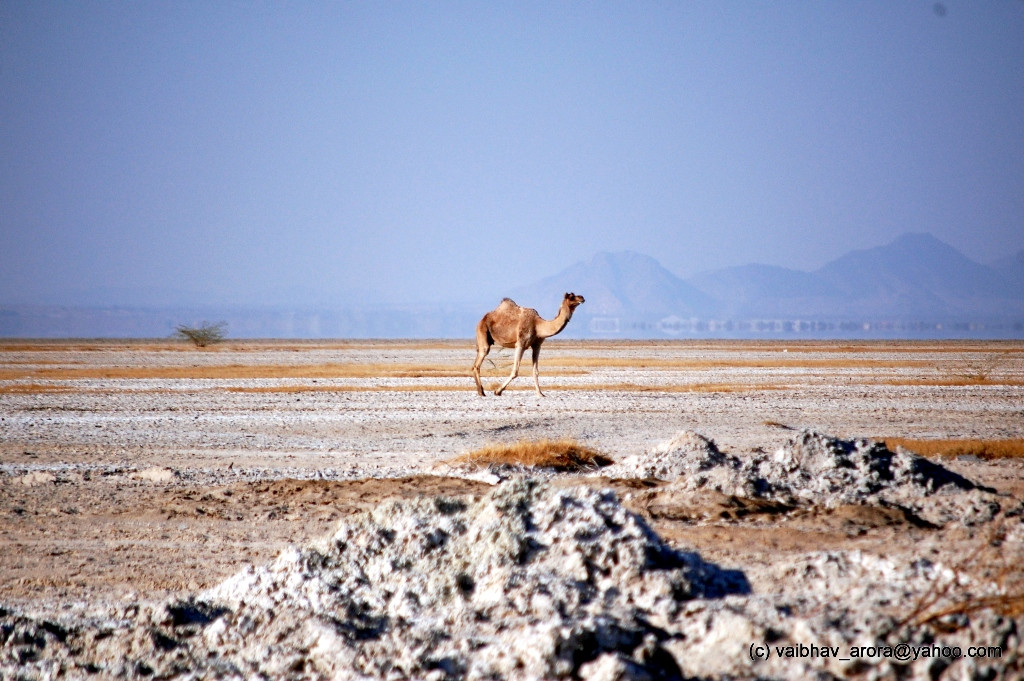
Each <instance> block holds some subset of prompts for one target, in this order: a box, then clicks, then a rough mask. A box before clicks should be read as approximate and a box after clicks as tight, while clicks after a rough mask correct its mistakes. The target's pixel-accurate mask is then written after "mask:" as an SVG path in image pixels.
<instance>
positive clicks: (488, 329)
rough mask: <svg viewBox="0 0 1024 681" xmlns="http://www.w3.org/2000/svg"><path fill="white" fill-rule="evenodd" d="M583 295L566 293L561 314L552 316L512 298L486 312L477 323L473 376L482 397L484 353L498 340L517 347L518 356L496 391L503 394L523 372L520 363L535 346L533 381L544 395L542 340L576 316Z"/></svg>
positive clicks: (538, 390) (538, 392) (508, 345)
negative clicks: (540, 369) (539, 364)
mask: <svg viewBox="0 0 1024 681" xmlns="http://www.w3.org/2000/svg"><path fill="white" fill-rule="evenodd" d="M583 302H584V301H583V296H578V295H576V294H575V293H566V294H565V298H563V299H562V306H561V307H560V308H559V309H558V315H557V316H556V317H555V318H554V319H552V320H547V319H541V316H540V315H539V314H537V311H536V310H534V309H532V308H529V307H519V306H518V305H516V304H515V302H514V301H513V300H512V299H511V298H505V299H503V300H502V301H501V304H499V305H498V307H496V308H494V309H493V310H491V311H490V312H488V313H487V314H485V315H484V317H483V319H481V320H480V323H479V324H477V325H476V361H475V362H473V378H474V379H475V380H476V391H477V392H478V393H480V395H481V397H482V396H483V394H484V387H483V385H481V383H480V366H481V365H482V364H483V363H484V357H486V356H487V353H488V352H490V351H491V345H493V344H494V343H497V344H498V345H500V346H501V347H503V348H515V353H516V354H515V360H514V361H513V363H512V374H511V375H510V376H509V377H508V378H507V379H506V380H505V382H504V383H502V384H501V387H499V388H498V389H497V390H495V391H494V394H495V395H500V394H501V393H502V392H503V391H504V390H505V388H507V387H508V384H509V383H511V382H512V379H514V378H515V377H516V376H518V375H519V364H520V363H521V362H522V361H523V353H524V352H526V348H530V349H531V350H533V384H534V386H536V388H537V395H539V396H540V397H544V393H542V392H541V391H540V378H539V376H538V373H537V359H538V358H539V357H540V344H541V343H543V342H544V339H545V338H550V337H551V336H554V335H555V334H557V333H559V332H561V330H562V329H564V328H565V325H566V324H568V323H569V320H570V319H572V313H573V311H574V310H575V309H576V308H577V307H579V306H580V305H582V304H583Z"/></svg>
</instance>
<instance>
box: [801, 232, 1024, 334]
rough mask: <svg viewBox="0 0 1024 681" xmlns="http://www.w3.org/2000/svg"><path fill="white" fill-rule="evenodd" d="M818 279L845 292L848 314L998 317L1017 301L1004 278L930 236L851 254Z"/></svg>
mask: <svg viewBox="0 0 1024 681" xmlns="http://www.w3.org/2000/svg"><path fill="white" fill-rule="evenodd" d="M814 274H816V275H817V276H819V277H821V278H822V279H823V280H825V281H827V282H828V283H829V284H831V285H833V286H835V287H836V288H837V289H839V290H840V291H841V292H842V297H843V299H844V300H845V302H844V310H845V312H846V313H847V314H849V315H866V314H870V315H876V316H905V315H917V316H919V317H932V318H934V317H940V316H944V315H946V316H948V315H953V316H957V315H964V314H968V315H971V316H974V317H984V316H991V315H997V316H998V315H1001V314H1003V313H1004V312H1005V311H1006V310H1007V304H1008V303H1010V302H1012V301H1011V300H1009V299H1011V298H1012V297H1013V292H1012V289H1011V287H1010V285H1009V282H1008V281H1007V280H1006V279H1005V278H1004V277H1003V276H1002V275H1000V274H999V273H998V272H996V271H995V270H993V269H992V268H991V267H986V266H985V265H981V264H979V263H976V262H974V261H973V260H971V259H969V258H967V257H966V256H964V255H963V254H961V253H960V252H959V251H957V250H956V249H955V248H953V247H952V246H950V245H948V244H946V243H944V242H942V241H939V240H938V239H936V238H935V237H933V236H931V235H930V234H904V235H902V236H900V237H898V238H897V239H896V240H895V241H893V242H892V243H889V244H886V245H884V246H878V247H876V248H869V249H866V250H859V251H852V252H850V253H847V254H846V255H844V256H842V257H840V258H837V259H836V260H833V261H832V262H830V263H828V264H827V265H825V266H824V267H822V268H821V269H819V270H817V271H816V272H815V273H814Z"/></svg>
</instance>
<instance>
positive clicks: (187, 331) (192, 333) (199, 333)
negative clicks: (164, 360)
mask: <svg viewBox="0 0 1024 681" xmlns="http://www.w3.org/2000/svg"><path fill="white" fill-rule="evenodd" d="M227 326H228V324H227V322H217V323H215V324H212V323H210V322H207V321H204V322H203V323H201V324H200V325H199V326H188V325H187V324H178V326H176V327H175V333H174V335H175V336H176V337H178V338H181V339H183V340H190V341H192V342H193V343H195V346H196V347H197V348H205V347H206V346H207V345H211V344H213V343H220V342H221V341H222V340H224V334H225V331H226V329H227Z"/></svg>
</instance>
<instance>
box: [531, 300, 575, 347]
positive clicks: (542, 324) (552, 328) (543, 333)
mask: <svg viewBox="0 0 1024 681" xmlns="http://www.w3.org/2000/svg"><path fill="white" fill-rule="evenodd" d="M570 319H572V308H571V307H569V304H568V303H562V307H561V308H559V310H558V316H557V317H555V318H554V319H550V320H549V319H541V320H540V321H539V322H537V338H540V339H541V340H544V339H545V338H550V337H551V336H554V335H555V334H557V333H559V332H560V331H561V330H562V329H564V328H565V325H566V324H568V323H569V320H570Z"/></svg>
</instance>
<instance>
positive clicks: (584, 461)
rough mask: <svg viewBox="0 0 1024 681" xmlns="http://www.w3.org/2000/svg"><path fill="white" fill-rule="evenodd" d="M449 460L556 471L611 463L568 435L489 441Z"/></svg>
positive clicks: (454, 462)
mask: <svg viewBox="0 0 1024 681" xmlns="http://www.w3.org/2000/svg"><path fill="white" fill-rule="evenodd" d="M448 463H451V464H469V465H472V466H481V467H484V466H524V467H526V468H550V469H552V470H557V471H580V470H589V469H594V468H599V467H601V466H608V465H610V464H612V463H614V462H613V461H612V460H611V459H610V458H609V457H607V456H605V455H604V454H601V453H600V452H598V451H597V450H596V449H592V448H590V447H587V446H586V445H581V444H580V443H578V442H576V441H575V440H573V439H570V438H562V439H559V440H548V439H543V440H520V441H519V442H515V443H512V444H490V445H486V446H484V447H482V448H480V449H477V450H475V451H472V452H469V453H467V454H462V455H461V456H457V457H455V458H454V459H450V460H449V461H448Z"/></svg>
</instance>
